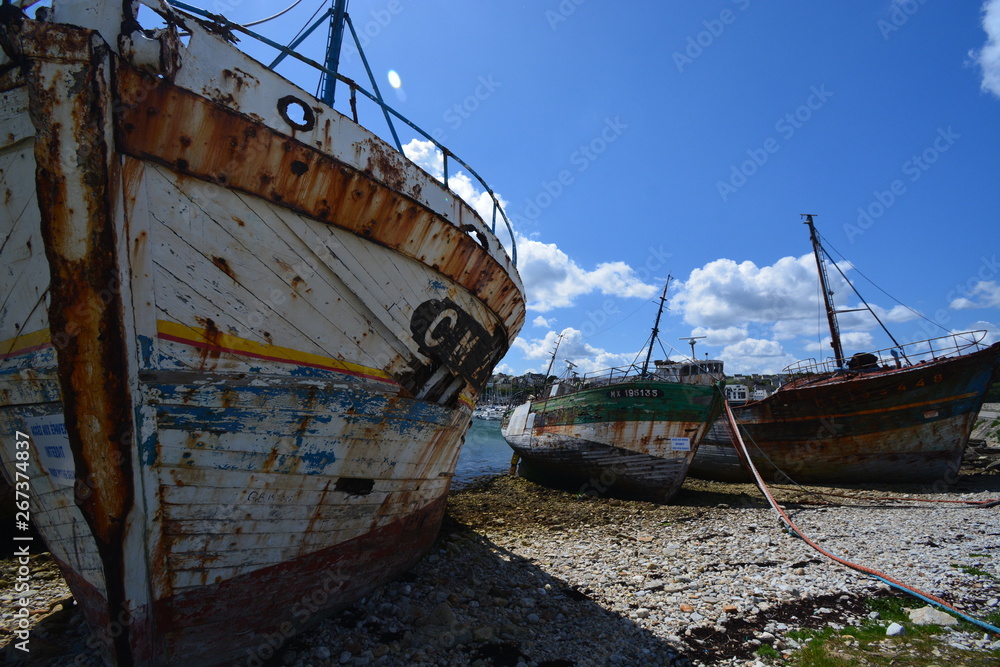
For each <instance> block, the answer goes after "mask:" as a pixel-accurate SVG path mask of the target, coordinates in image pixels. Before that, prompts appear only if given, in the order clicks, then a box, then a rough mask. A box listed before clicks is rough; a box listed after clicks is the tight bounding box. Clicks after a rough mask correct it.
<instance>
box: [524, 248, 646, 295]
mask: <svg viewBox="0 0 1000 667" xmlns="http://www.w3.org/2000/svg"><path fill="white" fill-rule="evenodd" d="M517 249H518V262H517V269H518V271H519V272H520V274H521V280H523V281H524V289H525V292H527V294H528V308H530V309H532V310H537V311H540V312H547V311H549V310H552V309H553V308H566V307H569V306H572V305H573V303H574V300H575V299H576V298H577V297H580V296H583V295H585V294H590V293H592V292H600V293H601V294H606V295H609V296H618V297H627V298H632V297H636V298H649V297H651V296H653V295H654V294H655V293H656V289H657V288H656V287H655V286H654V285H650V284H648V283H645V282H643V281H642V280H641V279H640V278H639V275H638V274H637V273H636V271H635V270H634V269H633V268H632V267H630V266H629V265H628V264H626V263H625V262H606V263H602V264H598V265H597V266H596V267H595V268H594V269H593V270H589V271H588V270H587V269H584V268H583V267H581V266H580V265H579V264H577V263H576V262H575V261H574V260H573V259H572V258H570V256H569V255H567V254H566V253H565V252H563V251H562V250H560V249H559V247H558V246H557V245H556V244H554V243H542V242H541V241H536V240H534V239H528V238H524V237H519V238H518V241H517Z"/></svg>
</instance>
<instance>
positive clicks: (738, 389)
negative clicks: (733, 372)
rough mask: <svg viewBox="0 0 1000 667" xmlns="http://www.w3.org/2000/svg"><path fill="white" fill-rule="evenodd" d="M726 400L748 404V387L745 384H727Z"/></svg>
mask: <svg viewBox="0 0 1000 667" xmlns="http://www.w3.org/2000/svg"><path fill="white" fill-rule="evenodd" d="M726 400H729V401H743V402H746V400H747V386H746V385H745V384H727V385H726Z"/></svg>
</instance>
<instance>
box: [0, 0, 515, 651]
mask: <svg viewBox="0 0 1000 667" xmlns="http://www.w3.org/2000/svg"><path fill="white" fill-rule="evenodd" d="M72 5H73V3H69V6H70V9H71V10H72ZM8 9H9V8H8ZM11 16H12V14H11V13H9V12H8V13H7V14H6V15H5V17H4V20H5V21H7V23H5V25H4V26H3V28H4V35H5V43H4V50H5V52H7V54H8V55H7V57H8V58H13V59H14V60H15V61H16V63H17V65H18V67H13V68H10V67H8V68H6V69H4V70H3V71H2V76H0V117H2V118H4V123H5V126H4V127H5V131H4V133H3V137H0V175H2V182H3V183H4V186H5V189H6V200H5V205H4V207H3V209H2V211H0V237H3V238H5V239H6V242H5V243H4V245H3V247H2V249H0V260H2V262H0V263H2V265H3V266H4V267H5V269H4V271H3V273H2V275H0V293H2V294H3V295H4V301H3V306H2V309H0V430H2V431H3V432H4V433H8V434H13V433H15V432H16V431H20V432H23V433H26V434H29V435H30V436H31V437H30V443H31V449H30V457H29V460H28V461H27V462H26V465H25V466H23V467H19V461H17V460H15V458H14V455H13V451H12V450H10V451H8V449H7V448H3V452H2V459H3V460H2V463H3V466H4V469H5V470H6V471H7V473H8V475H9V476H10V477H11V478H14V477H15V476H16V474H17V473H19V472H20V473H21V474H22V475H24V476H25V477H27V478H28V479H29V480H30V488H31V518H32V522H33V523H34V525H35V527H36V528H37V529H38V530H39V532H40V533H41V534H42V535H43V537H44V539H45V542H46V544H47V546H48V548H49V550H50V551H51V552H52V554H53V556H54V557H55V558H56V560H57V561H58V562H59V563H60V565H61V566H62V568H63V571H64V573H65V575H66V578H67V580H68V582H69V584H70V586H71V588H72V590H73V592H74V595H75V596H76V598H77V599H78V601H79V602H80V604H81V606H82V608H83V611H84V613H85V615H86V617H87V619H88V621H89V622H90V623H91V625H92V626H93V627H94V629H95V633H96V636H97V637H98V638H99V639H100V642H101V648H102V649H103V650H104V651H105V654H106V656H107V658H108V660H109V661H111V662H120V663H122V664H131V663H133V662H134V663H137V664H150V665H170V664H185V665H209V664H231V663H232V662H235V661H253V660H266V659H267V658H268V657H270V655H271V654H273V653H274V651H275V650H276V649H277V648H279V647H280V646H281V645H282V644H283V643H284V642H285V641H286V640H287V639H289V638H290V637H292V636H294V635H295V634H297V633H298V632H300V631H301V630H303V629H304V628H306V627H308V626H309V625H311V624H312V623H315V622H317V621H318V620H320V619H321V618H322V617H323V616H324V615H326V614H329V613H331V612H332V611H334V610H336V609H339V608H343V607H344V606H346V605H349V604H350V603H351V602H352V601H354V600H356V599H357V598H358V597H360V596H363V595H365V594H367V593H368V592H369V591H371V590H372V589H373V588H374V587H376V586H378V585H379V584H381V583H382V582H384V581H386V580H388V579H390V578H392V577H394V576H396V575H397V574H399V573H400V572H401V571H403V570H404V569H406V568H407V567H409V566H410V565H411V564H412V563H413V562H414V561H415V560H416V559H417V558H419V557H420V556H421V555H422V554H423V553H424V552H425V551H426V549H427V548H428V547H429V546H430V544H431V542H432V540H433V539H434V537H435V535H436V533H437V530H438V528H439V526H440V522H441V518H442V515H443V511H444V503H445V496H446V495H447V492H448V489H449V485H450V480H451V476H452V475H453V474H454V469H455V464H456V461H457V457H458V452H459V447H460V445H461V443H462V440H463V438H464V435H465V432H466V430H467V429H468V427H469V423H470V420H471V413H472V408H473V405H474V403H475V400H476V398H477V396H478V395H479V392H480V391H481V390H482V388H483V387H484V385H485V383H486V381H487V380H488V379H489V377H490V374H491V372H492V368H493V366H494V365H495V364H496V363H497V361H498V360H499V359H500V358H501V357H502V356H503V354H504V353H505V351H506V349H507V347H508V346H509V345H510V343H511V341H512V340H513V338H514V337H515V336H516V334H517V332H518V330H519V329H520V327H521V324H522V323H523V319H524V298H523V289H522V287H521V284H520V279H519V277H518V276H517V272H516V270H515V269H514V267H513V264H512V263H511V261H510V259H509V258H508V257H507V255H506V252H505V251H504V250H503V248H502V246H501V245H500V243H499V241H498V240H497V239H496V237H495V236H494V235H493V234H492V232H491V231H490V229H489V228H488V227H487V226H486V225H485V224H484V223H483V222H482V220H481V219H480V218H479V216H478V214H477V213H476V212H475V211H474V210H473V209H472V208H471V207H470V206H468V205H467V204H465V203H464V202H462V201H461V200H460V199H459V198H457V197H455V196H454V194H453V193H451V192H450V191H448V190H447V189H446V188H444V187H443V186H442V185H441V184H440V183H439V182H438V181H437V180H436V179H434V178H433V177H432V176H430V175H429V174H427V173H425V172H423V171H422V170H420V169H419V168H418V167H416V165H414V164H412V163H410V162H409V161H408V160H406V159H405V158H403V157H402V156H401V155H400V154H398V153H396V152H395V150H393V149H392V148H390V147H389V146H388V145H386V144H385V143H384V142H382V141H381V140H380V139H378V138H377V137H376V136H375V135H373V134H371V133H370V132H368V131H367V130H365V129H364V128H361V127H360V126H358V125H356V124H355V123H353V122H351V121H350V120H349V119H347V118H345V117H343V116H341V115H340V114H338V113H337V112H335V111H333V110H332V109H330V108H329V107H325V106H323V105H322V104H321V103H320V102H318V101H316V100H315V99H314V98H312V97H311V96H309V95H308V94H307V93H305V92H304V91H302V90H300V89H298V88H297V87H295V86H294V85H292V84H291V83H289V82H287V81H285V80H284V79H282V78H281V77H279V76H277V75H275V74H274V73H273V72H270V71H269V70H266V69H265V68H263V67H262V66H260V65H259V64H258V63H255V62H254V61H252V60H250V59H249V58H247V57H246V56H244V55H243V54H241V53H239V52H238V51H236V50H235V49H233V48H232V47H231V46H230V45H229V44H228V43H226V42H225V41H224V40H223V39H221V38H220V37H219V36H218V35H216V34H214V33H213V32H211V31H210V30H208V29H206V28H205V27H204V26H201V25H199V24H193V25H191V26H189V30H190V31H191V36H190V38H189V42H188V43H187V44H186V45H185V46H183V47H181V46H180V45H179V43H177V42H176V41H171V36H170V35H171V34H173V33H165V34H164V35H161V39H162V44H161V45H160V48H161V50H162V52H163V53H166V55H167V56H169V57H165V58H161V64H162V63H163V62H166V63H168V64H170V66H169V68H167V69H166V70H164V71H162V72H160V73H159V74H150V73H148V72H147V71H146V69H147V67H149V66H150V65H149V64H148V63H147V64H145V65H143V66H142V67H139V66H136V65H135V63H134V62H133V60H134V58H133V56H134V54H132V55H129V54H127V53H125V48H124V46H123V47H122V50H123V53H122V54H116V52H115V49H114V48H111V47H109V46H108V44H107V42H106V40H105V39H103V38H102V36H101V34H100V33H98V32H95V31H92V30H88V29H84V28H76V27H73V26H72V25H69V23H70V21H66V20H61V21H60V20H59V17H58V16H57V17H56V18H57V22H56V23H40V22H34V21H28V20H26V19H22V18H15V19H11ZM124 24H125V25H126V26H127V25H129V24H128V21H127V20H126V21H125V22H124ZM130 38H135V39H139V37H138V36H137V34H132V35H131V36H130ZM172 39H174V40H176V35H175V34H174V37H173V38H172ZM126 43H127V40H124V41H122V42H121V44H126ZM293 108H299V110H300V111H302V112H303V113H305V114H306V117H307V118H306V120H308V121H309V122H306V121H303V120H296V119H294V118H291V117H290V115H291V114H290V109H293ZM310 119H311V120H310ZM38 546H39V547H40V545H38Z"/></svg>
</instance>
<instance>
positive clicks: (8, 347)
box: [0, 329, 52, 359]
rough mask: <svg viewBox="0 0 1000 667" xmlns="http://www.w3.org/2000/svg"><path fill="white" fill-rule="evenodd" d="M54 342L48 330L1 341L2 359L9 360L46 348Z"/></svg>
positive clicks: (40, 330) (0, 352) (0, 351)
mask: <svg viewBox="0 0 1000 667" xmlns="http://www.w3.org/2000/svg"><path fill="white" fill-rule="evenodd" d="M51 342H52V336H51V334H50V333H49V330H48V329H39V330H38V331H32V332H30V333H26V334H21V335H20V336H14V337H13V338H8V339H7V340H5V341H0V359H9V358H10V357H16V356H18V355H21V354H27V353H28V352H34V351H35V350H38V349H41V348H43V347H46V346H47V345H49V344H50V343H51Z"/></svg>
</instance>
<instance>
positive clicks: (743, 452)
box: [725, 401, 1000, 635]
mask: <svg viewBox="0 0 1000 667" xmlns="http://www.w3.org/2000/svg"><path fill="white" fill-rule="evenodd" d="M725 407H726V420H727V421H728V422H729V427H730V429H731V432H732V433H733V435H734V437H735V438H736V442H735V443H734V446H735V447H736V451H737V453H738V454H739V455H740V458H741V459H742V460H743V463H744V464H746V465H747V467H748V468H749V469H750V472H751V473H753V476H754V479H755V480H756V481H757V487H758V488H759V489H760V490H761V493H763V494H764V495H765V496H766V497H767V501H768V503H769V504H770V505H771V507H772V508H773V509H774V511H776V512H777V513H778V514H779V515H780V516H781V519H782V522H783V523H784V526H785V530H786V531H787V532H788V533H789V534H791V535H793V536H795V537H798V538H799V539H801V540H802V541H803V542H805V543H806V544H808V545H809V546H810V547H812V548H813V549H815V550H816V551H818V552H819V553H821V554H823V555H824V556H826V557H827V558H829V559H831V560H833V561H836V562H837V563H840V564H841V565H844V566H846V567H849V568H851V569H852V570H856V571H858V572H862V573H864V574H867V575H869V576H871V577H873V578H875V579H879V580H881V581H883V582H885V583H886V584H889V585H890V586H892V587H894V588H898V589H899V590H901V591H903V592H905V593H909V594H910V595H913V596H914V597H917V598H920V599H921V600H925V601H927V602H930V603H932V604H934V605H937V606H939V607H942V608H944V609H947V610H948V611H950V612H952V613H954V614H957V615H958V616H961V617H962V618H963V619H965V620H966V621H968V622H970V623H973V624H975V625H978V626H980V627H982V628H985V629H986V630H989V631H990V632H992V633H994V634H996V635H1000V628H998V627H996V626H993V625H990V624H989V623H987V622H985V621H981V620H979V619H977V618H973V617H971V616H968V615H967V614H964V613H962V612H961V611H959V610H958V609H956V608H955V607H953V606H952V605H950V604H948V603H947V602H945V601H944V600H942V599H941V598H939V597H937V596H934V595H931V594H930V593H926V592H924V591H921V590H919V589H917V588H914V587H912V586H908V585H907V584H904V583H903V582H901V581H899V580H897V579H894V578H892V577H890V576H889V575H887V574H885V573H883V572H880V571H878V570H875V569H873V568H870V567H867V566H865V565H860V564H858V563H854V562H852V561H849V560H846V559H844V558H841V557H840V556H837V555H835V554H832V553H830V552H829V551H827V550H826V549H824V548H823V547H821V546H819V545H818V544H816V542H814V541H813V540H811V539H810V538H809V537H807V536H806V535H805V534H803V532H802V530H801V529H800V528H799V527H798V526H797V525H795V522H794V521H792V519H791V518H790V517H789V516H788V514H786V513H785V510H784V509H782V507H781V506H780V505H779V504H778V501H777V500H775V499H774V496H773V495H772V494H771V490H770V489H769V488H768V487H767V484H765V483H764V480H763V478H762V477H761V476H760V473H759V472H758V471H757V468H756V467H755V466H754V464H753V461H751V460H750V455H749V454H748V453H747V449H746V445H745V444H744V443H743V438H742V436H741V435H740V432H739V426H738V425H737V423H736V418H735V417H734V416H733V411H732V408H730V407H729V401H726V402H725Z"/></svg>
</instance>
